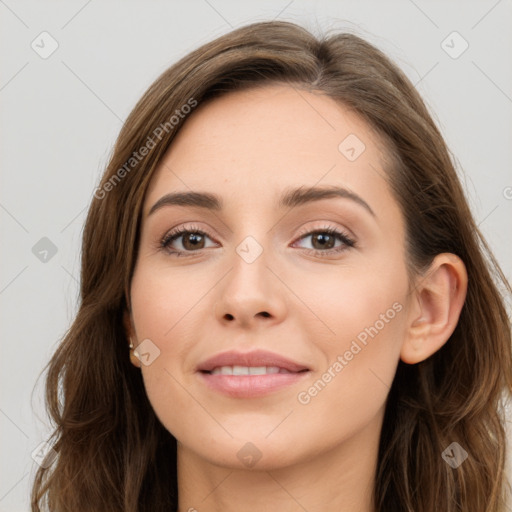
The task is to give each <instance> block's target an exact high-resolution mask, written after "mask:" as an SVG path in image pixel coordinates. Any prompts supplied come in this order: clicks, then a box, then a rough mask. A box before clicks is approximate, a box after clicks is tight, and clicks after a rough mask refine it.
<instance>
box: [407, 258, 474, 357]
mask: <svg viewBox="0 0 512 512" xmlns="http://www.w3.org/2000/svg"><path fill="white" fill-rule="evenodd" d="M467 282H468V277H467V272H466V267H465V265H464V263H463V262H462V260H461V259H460V258H459V257H458V256H456V255H455V254H449V253H443V254H438V255H437V256H436V257H435V258H434V260H433V262H432V264H431V265H430V267H429V270H428V271H427V272H426V274H425V275H424V276H421V277H420V278H419V280H418V283H417V285H416V287H415V290H414V292H413V293H414V306H413V307H412V308H411V312H410V318H409V320H408V325H407V331H406V334H405V338H404V342H403V345H402V350H401V352H400V358H401V359H402V361H403V362H404V363H408V364H416V363H419V362H420V361H423V360H425V359H427V358H428V357H430V356H431V355H432V354H434V353H435V352H437V351H438V350H439V349H440V348H441V347H442V346H443V345H444V344H445V343H446V342H447V341H448V339H449V338H450V336H451V335H452V333H453V331H454V330H455V327H456V326H457V323H458V321H459V317H460V312H461V310H462V307H463V305H464V301H465V299H466V292H467Z"/></svg>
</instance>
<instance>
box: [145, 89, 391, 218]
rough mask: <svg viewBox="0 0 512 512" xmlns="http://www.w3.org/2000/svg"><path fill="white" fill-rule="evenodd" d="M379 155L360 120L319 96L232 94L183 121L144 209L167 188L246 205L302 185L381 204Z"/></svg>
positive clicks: (376, 144) (296, 91)
mask: <svg viewBox="0 0 512 512" xmlns="http://www.w3.org/2000/svg"><path fill="white" fill-rule="evenodd" d="M382 156H383V149H382V144H381V142H380V140H379V138H378V137H377V135H376V134H375V133H374V132H373V131H372V130H371V128H370V127H369V126H368V125H367V124H366V123H365V122H364V121H363V120H362V118H361V117H360V116H359V115H357V114H356V113H355V112H353V111H350V110H349V109H348V108H347V107H346V106H344V105H343V104H341V103H340V102H337V101H335V100H334V99H332V98H330V97H327V96H325V95H323V94H321V93H316V92H315V93H313V92H308V91H305V90H303V89H299V88H296V87H291V86H287V85H270V86H264V87H258V88H256V89H250V90H246V91H237V92H232V93H228V94H226V95H224V96H222V97H220V98H216V99H213V100H210V101H208V102H206V103H203V104H201V105H199V107H198V108H197V109H196V110H195V111H194V112H193V113H192V114H191V115H190V116H189V117H188V118H187V119H186V122H185V123H184V124H183V126H182V127H181V129H180V131H179V132H178V134H177V136H176V137H175V139H174V140H173V142H172V144H171V146H170V148H169V150H168V151H167V153H166V154H165V156H164V157H163V158H162V160H161V161H160V163H159V165H158V168H157V169H156V172H155V175H154V176H153V178H152V180H151V183H150V187H149V189H148V192H147V196H146V197H147V199H146V204H145V211H146V213H147V211H148V210H149V208H150V207H151V204H153V203H154V202H155V201H156V200H157V199H158V198H159V197H160V196H161V195H162V194H164V193H167V192H170V191H190V190H201V191H206V190H208V191H211V192H214V193H216V194H220V195H222V196H227V197H231V198H232V199H233V200H238V201H239V202H242V200H243V204H246V205H247V204H248V202H250V203H252V202H255V201H264V200H265V198H268V199H269V201H275V200H276V198H277V197H278V196H280V194H281V191H282V190H284V189H286V188H289V187H290V186H301V185H302V186H306V187H308V186H314V185H336V186H342V187H344V188H348V189H349V190H353V191H354V192H357V193H358V194H360V195H365V196H366V197H368V198H370V199H369V200H372V196H373V201H377V200H378V201H381V200H382V197H380V196H382V193H383V188H384V189H387V187H386V181H385V173H384V171H383V165H382V161H383V160H382ZM383 184H384V185H385V186H384V187H383ZM241 191H244V194H243V195H241ZM384 193H386V190H384ZM388 195H389V194H388ZM390 199H391V198H390V197H388V200H390Z"/></svg>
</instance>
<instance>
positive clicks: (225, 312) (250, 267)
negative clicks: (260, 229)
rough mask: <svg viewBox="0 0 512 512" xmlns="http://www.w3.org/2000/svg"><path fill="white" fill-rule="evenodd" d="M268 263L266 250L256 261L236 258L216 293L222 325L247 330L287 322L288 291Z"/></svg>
mask: <svg viewBox="0 0 512 512" xmlns="http://www.w3.org/2000/svg"><path fill="white" fill-rule="evenodd" d="M241 245H242V248H243V244H241ZM253 256H254V252H253ZM268 263H269V258H267V255H266V250H262V251H261V253H260V254H259V255H258V256H257V257H256V258H245V257H244V253H243V252H242V256H240V254H239V253H238V252H236V253H235V254H234V257H233V258H232V265H231V268H230V271H229V272H228V274H227V275H226V277H225V279H223V280H222V281H223V282H221V283H220V286H219V287H218V289H217V290H216V294H217V295H216V297H215V306H214V310H215V316H216V317H217V319H218V320H219V321H220V322H222V323H225V324H229V323H231V324H233V325H235V324H236V325H238V326H240V327H245V328H247V327H257V326H258V325H260V324H261V325H266V326H268V325H273V324H278V323H280V322H282V321H283V319H284V317H285V315H286V308H287V301H286V298H287V297H286V295H287V292H286V290H287V288H286V286H284V285H283V283H282V282H281V281H280V279H279V278H278V277H277V274H276V269H275V268H274V269H273V268H271V267H269V265H268ZM274 266H275V264H274Z"/></svg>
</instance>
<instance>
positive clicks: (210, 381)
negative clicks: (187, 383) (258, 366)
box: [198, 371, 309, 398]
mask: <svg viewBox="0 0 512 512" xmlns="http://www.w3.org/2000/svg"><path fill="white" fill-rule="evenodd" d="M198 374H199V377H200V378H201V379H202V380H203V382H205V383H206V385H207V386H208V387H209V388H210V389H213V390H214V391H218V392H220V393H223V394H225V395H228V396H230V397H233V398H251V397H258V396H264V395H268V394H270V393H273V392H275V391H278V390H280V389H283V388H285V387H287V386H291V385H293V384H296V383H297V382H300V381H301V380H302V379H304V377H305V376H306V375H308V374H309V371H307V372H300V373H269V374H265V375H236V376H235V375H221V374H217V375H212V374H210V373H203V372H198Z"/></svg>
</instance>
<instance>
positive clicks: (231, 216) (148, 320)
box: [125, 85, 467, 512]
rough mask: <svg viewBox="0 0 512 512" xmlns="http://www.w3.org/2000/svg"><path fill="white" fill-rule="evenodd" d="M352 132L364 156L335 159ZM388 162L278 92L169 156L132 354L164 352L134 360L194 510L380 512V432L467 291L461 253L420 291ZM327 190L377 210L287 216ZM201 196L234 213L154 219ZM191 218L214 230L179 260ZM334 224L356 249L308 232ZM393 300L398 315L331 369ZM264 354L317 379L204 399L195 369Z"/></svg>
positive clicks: (141, 265) (323, 208) (237, 109)
mask: <svg viewBox="0 0 512 512" xmlns="http://www.w3.org/2000/svg"><path fill="white" fill-rule="evenodd" d="M350 134H355V135H356V136H357V137H358V138H359V139H360V140H361V141H362V142H363V143H364V145H365V149H364V151H363V152H362V153H361V154H360V156H359V157H358V158H356V159H355V160H354V161H350V160H349V159H347V158H346V156H345V155H344V154H343V152H340V150H339V149H338V146H339V144H340V142H342V141H343V140H344V139H345V138H346V137H347V136H348V135H350ZM382 157H383V154H382V150H381V145H380V144H379V140H378V138H377V136H376V135H375V134H374V133H373V132H372V131H371V130H370V129H369V127H368V126H367V125H366V124H365V122H364V121H363V120H362V119H361V118H359V117H358V116H357V115H356V114H354V113H353V112H350V111H349V110H348V109H347V108H345V107H344V106H343V105H341V104H339V103H337V102H335V101H334V100H332V99H331V98H328V97H326V96H323V95H321V94H320V93H311V92H306V91H304V90H295V89H294V88H291V87H289V86H285V85H271V86H265V87H263V88H260V89H256V90H250V91H241V92H236V93H230V94H228V95H226V96H224V97H222V98H220V99H215V100H213V101H210V102H208V103H204V104H202V105H200V106H199V107H198V108H197V109H196V111H195V112H194V113H193V114H191V115H190V117H189V118H188V119H187V121H186V123H185V124H184V125H183V127H182V129H181V130H180V132H179V134H178V136H177V138H176V139H175V140H174V142H173V144H172V146H171V147H170V148H169V150H168V152H167V154H166V155H165V157H164V158H163V159H162V161H161V162H160V164H159V168H158V169H157V170H156V173H155V175H154V176H153V178H152V181H151V184H150V187H149V189H148V191H147V194H146V198H145V203H144V207H143V221H142V226H141V238H140V247H139V255H138V260H137V263H136V268H135V272H134V275H133V280H132V287H131V297H130V299H131V304H130V311H129V313H127V315H126V318H125V322H126V328H127V331H128V333H129V335H130V337H131V339H132V341H133V343H134V345H135V346H137V345H138V344H139V343H140V342H142V340H145V339H150V340H151V342H152V343H154V345H155V346H157V347H158V349H159V350H160V354H159V355H158V357H156V358H155V359H154V360H153V361H152V362H151V364H148V365H142V364H141V362H140V361H139V360H138V359H137V358H136V357H134V356H133V354H132V362H133V364H135V365H137V366H139V367H140V368H141V371H142V375H143V379H144V384H145V388H146V392H147V395H148V397H149V400H150V402H151V404H152V406H153V408H154V410H155V412H156V414H157V416H158V418H159V419H160V421H161V422H162V424H163V425H164V426H165V427H166V428H167V429H168V431H169V432H170V433H172V435H173V436H175V438H176V439H177V440H178V486H179V510H180V511H181V512H185V511H191V510H194V509H195V510H197V511H198V512H203V511H212V512H213V511H219V512H220V511H224V512H226V511H228V512H229V511H235V510H237V511H240V510H244V511H247V512H251V511H261V510H263V509H265V510H266V509H267V508H268V506H269V504H271V508H272V509H273V510H281V511H287V512H288V511H289V512H291V511H303V510H304V509H306V510H308V511H309V512H316V511H320V510H321V511H322V512H325V511H331V510H332V511H334V510H336V511H343V512H355V511H357V512H369V511H372V510H374V509H373V504H372V501H371V493H372V487H373V485H374V478H375V468H376V462H377V449H378V441H379V434H380V430H381V427H382V421H383V413H384V408H385V401H386V397H387V395H388V392H389V388H390V386H391V383H392V380H393V377H394V375H395V371H396V367H397V364H398V361H399V360H400V358H401V359H402V360H403V361H405V362H406V363H409V364H414V363H417V362H419V361H421V360H423V359H426V358H427V357H429V356H430V355H431V354H432V353H434V352H435V351H436V350H438V349H439V348H440V347H441V346H442V345H443V344H444V343H445V342H446V341H447V339H448V338H449V336H450V334H451V333H452V332H453V330H454V328H455V326H456V323H457V320H458V316H459V313H460V309H461V307H462V304H463V301H464V297H465V292H466V284H467V276H466V273H465V269H464V265H463V264H462V262H461V261H460V260H459V259H458V258H457V257H455V256H453V255H449V254H442V255H439V256H437V257H436V259H435V260H434V262H433V264H432V266H431V268H430V269H429V272H427V273H426V274H425V275H424V276H418V279H417V280H415V281H414V282H410V281H409V278H408V274H407V270H406V262H407V255H406V254H405V249H404V230H405V225H404V220H403V218H402V215H401V211H400V208H399V206H398V204H397V202H396V200H395V199H394V198H393V196H392V194H391V191H390V189H389V187H388V185H387V182H386V179H385V177H386V173H385V171H384V168H383V158H382ZM320 185H333V186H339V187H343V188H345V189H348V190H350V191H352V192H354V193H356V194H357V195H359V196H360V197H361V198H363V199H364V201H365V202H366V203H367V204H368V205H369V206H370V207H371V209H372V210H373V212H374V214H375V215H372V214H371V213H369V212H368V211H367V210H366V209H365V208H364V207H362V206H361V205H360V204H358V203H357V202H356V201H353V200H350V199H347V198H339V197H338V198H329V199H322V200H320V201H315V202H312V203H309V204H305V205H301V206H298V207H296V208H293V209H290V208H282V209H279V208H278V207H277V200H278V198H279V196H280V194H281V193H282V192H283V191H284V189H286V188H288V187H300V186H304V188H309V187H312V186H320ZM191 190H194V191H201V192H210V193H215V194H218V195H219V196H221V197H222V200H223V202H224V208H223V210H222V211H216V212H214V211H208V210H205V209H201V208H197V207H190V206H176V205H174V206H165V207H162V208H160V209H158V210H156V211H155V212H154V213H152V214H151V215H148V213H149V210H150V208H151V207H152V206H153V205H154V204H155V203H156V202H157V201H158V200H159V199H160V198H161V197H162V196H164V195H165V194H167V193H169V192H177V191H182V192H187V191H191ZM180 226H183V227H186V228H189V227H190V226H192V228H193V229H191V231H194V229H196V230H197V229H199V230H202V231H205V232H206V233H207V234H208V236H207V237H206V238H205V239H204V242H202V243H203V245H201V244H199V249H194V248H193V247H192V248H190V247H191V246H190V245H185V244H186V241H185V240H184V237H181V238H178V239H176V240H174V241H173V242H172V245H171V250H172V249H174V250H181V251H184V252H185V251H187V250H188V252H187V253H186V255H185V256H184V257H176V256H174V255H172V254H170V252H169V249H162V248H161V247H160V246H159V244H160V241H161V240H162V238H164V236H165V235H166V234H168V233H169V232H170V231H171V230H172V229H173V228H176V227H180ZM326 227H334V228H335V229H337V230H338V231H341V232H343V233H347V234H349V235H350V237H351V238H352V239H353V240H355V246H354V247H348V246H345V249H344V250H343V251H341V252H339V253H333V249H336V248H338V247H340V246H343V244H342V242H341V241H340V240H339V239H336V241H335V245H334V246H333V245H327V246H325V245H324V246H322V245H321V244H319V243H318V236H315V235H311V234H310V235H307V233H311V231H314V230H317V229H319V230H321V229H322V228H326ZM248 236H251V237H253V238H254V239H255V240H256V241H257V243H258V244H259V246H260V247H261V250H262V253H261V255H260V256H259V257H258V258H256V259H255V260H254V261H253V262H251V263H247V261H245V260H244V259H243V258H242V257H241V256H240V255H239V254H238V253H237V251H236V249H237V247H238V246H239V244H240V243H241V242H242V241H243V240H244V239H245V238H246V237H248ZM331 248H333V249H331ZM315 249H317V251H318V252H320V251H324V253H325V254H327V253H329V252H330V254H329V255H327V256H325V255H323V256H322V254H318V253H316V254H315V253H314V250H315ZM194 251H195V252H194ZM393 304H395V306H396V304H399V306H401V309H400V311H399V312H396V314H395V315H394V317H393V318H392V319H389V318H388V317H386V318H387V319H388V322H385V324H384V327H383V328H382V329H380V330H378V333H377V334H376V335H375V336H374V337H373V338H369V339H368V342H367V344H366V345H362V344H361V343H359V345H361V347H362V350H360V351H359V352H358V353H357V354H356V355H354V356H353V358H352V359H351V360H350V361H348V363H347V365H346V366H344V367H343V369H342V371H340V372H335V371H333V370H332V366H333V363H334V362H335V361H336V360H337V357H338V356H342V357H343V355H344V354H345V352H346V351H347V350H349V349H350V347H351V343H352V342H353V341H354V340H356V339H357V336H358V335H359V334H360V333H361V332H362V331H364V329H365V328H367V327H369V326H374V325H375V324H376V321H378V320H379V319H381V318H382V317H381V315H382V314H384V315H386V311H388V310H389V309H390V308H392V307H393ZM262 313H263V314H262ZM379 325H380V324H379ZM252 348H261V349H266V350H270V351H273V352H277V353H279V354H282V355H284V356H286V357H289V358H291V359H294V360H296V361H299V362H301V363H304V364H306V365H307V366H308V367H309V368H310V372H309V373H308V374H307V375H306V376H305V377H304V378H303V380H302V381H301V382H300V383H298V384H294V385H292V386H289V387H287V388H284V389H281V390H279V391H277V392H274V393H272V394H269V395H267V396H264V397H259V398H246V399H241V398H231V397H227V396H225V395H222V394H220V393H218V392H215V391H212V390H210V389H208V388H207V387H206V386H205V385H204V384H203V383H202V381H201V380H200V379H199V378H198V375H197V374H196V372H195V368H196V366H197V364H198V363H199V362H201V361H204V360H205V359H206V358H208V357H210V356H212V355H214V354H217V353H219V352H224V351H226V350H229V349H237V350H240V351H248V350H250V349H252ZM330 367H331V377H332V374H333V373H334V375H335V377H332V378H331V379H330V381H329V382H328V383H327V384H326V385H325V386H324V387H323V388H322V389H321V391H319V392H318V393H317V394H316V395H315V396H310V400H309V402H308V403H300V402H299V400H298V395H299V393H301V392H306V394H307V391H308V389H309V388H311V386H313V384H314V383H315V382H317V381H318V380H319V379H321V378H322V375H324V374H325V372H327V371H328V369H329V368H330ZM302 396H304V393H303V395H302ZM248 442H251V443H252V444H253V445H254V446H255V447H256V453H258V454H260V455H261V458H260V459H259V460H258V461H257V463H256V464H255V465H254V466H252V467H248V466H247V465H246V464H244V463H243V462H242V461H241V460H240V458H239V457H238V456H237V454H238V453H239V452H240V450H241V449H244V450H249V448H247V446H246V443H248ZM244 446H245V448H243V447H244ZM242 453H245V452H242ZM265 507H267V508H265Z"/></svg>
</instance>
